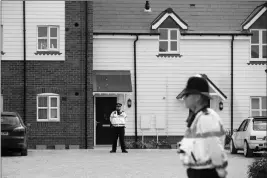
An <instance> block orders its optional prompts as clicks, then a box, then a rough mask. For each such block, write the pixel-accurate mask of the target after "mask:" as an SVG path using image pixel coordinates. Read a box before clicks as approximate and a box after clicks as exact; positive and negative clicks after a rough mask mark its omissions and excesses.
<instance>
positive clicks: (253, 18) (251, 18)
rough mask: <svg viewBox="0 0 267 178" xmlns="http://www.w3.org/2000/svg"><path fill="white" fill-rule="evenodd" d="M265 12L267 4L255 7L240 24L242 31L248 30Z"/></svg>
mask: <svg viewBox="0 0 267 178" xmlns="http://www.w3.org/2000/svg"><path fill="white" fill-rule="evenodd" d="M266 10H267V2H266V3H264V4H261V5H259V6H257V7H256V8H255V9H254V10H253V11H252V12H251V14H250V15H249V16H248V17H247V18H246V20H245V21H244V22H243V23H242V28H243V29H248V28H249V27H250V26H251V25H252V24H253V21H254V22H255V21H256V20H257V19H258V18H259V17H260V16H261V15H262V14H263V13H264V12H265V11H266Z"/></svg>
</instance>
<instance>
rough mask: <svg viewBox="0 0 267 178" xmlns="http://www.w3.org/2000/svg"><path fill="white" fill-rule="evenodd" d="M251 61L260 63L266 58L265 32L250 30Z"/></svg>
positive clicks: (266, 40) (266, 43) (266, 36)
mask: <svg viewBox="0 0 267 178" xmlns="http://www.w3.org/2000/svg"><path fill="white" fill-rule="evenodd" d="M251 33H252V34H253V35H252V36H251V39H250V44H251V60H256V61H262V60H265V59H266V58H267V30H266V29H260V30H251Z"/></svg>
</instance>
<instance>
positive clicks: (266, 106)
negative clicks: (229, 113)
mask: <svg viewBox="0 0 267 178" xmlns="http://www.w3.org/2000/svg"><path fill="white" fill-rule="evenodd" d="M266 98H267V97H266V96H257V97H251V98H250V115H251V116H267V103H266V102H267V101H266Z"/></svg>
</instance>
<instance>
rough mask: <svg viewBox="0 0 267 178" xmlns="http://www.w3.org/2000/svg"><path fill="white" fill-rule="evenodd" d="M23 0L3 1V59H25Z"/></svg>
mask: <svg viewBox="0 0 267 178" xmlns="http://www.w3.org/2000/svg"><path fill="white" fill-rule="evenodd" d="M22 12H23V11H22V1H2V24H3V51H4V52H5V55H2V60H23V14H22Z"/></svg>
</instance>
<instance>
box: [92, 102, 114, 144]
mask: <svg viewBox="0 0 267 178" xmlns="http://www.w3.org/2000/svg"><path fill="white" fill-rule="evenodd" d="M116 103H117V98H116V97H96V144H97V145H110V144H112V130H111V128H110V119H109V118H110V114H111V112H112V111H114V110H115V109H116Z"/></svg>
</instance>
